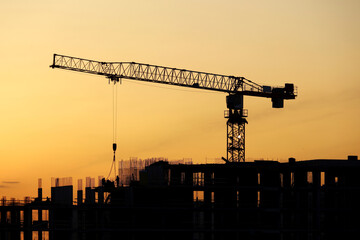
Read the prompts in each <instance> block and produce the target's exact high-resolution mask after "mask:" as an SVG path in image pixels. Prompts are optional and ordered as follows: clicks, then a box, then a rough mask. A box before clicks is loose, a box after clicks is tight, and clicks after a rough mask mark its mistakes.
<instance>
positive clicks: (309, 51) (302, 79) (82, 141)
mask: <svg viewBox="0 0 360 240" xmlns="http://www.w3.org/2000/svg"><path fill="white" fill-rule="evenodd" d="M0 22H1V25H0V26H1V30H2V34H1V38H0V53H1V54H0V66H1V68H0V79H1V88H0V112H1V118H0V133H1V138H0V161H1V168H0V197H1V196H7V197H17V198H22V197H23V196H25V195H31V196H35V195H36V186H37V178H43V183H44V184H43V185H44V187H48V186H49V184H50V179H51V177H67V176H72V177H73V178H74V180H75V179H77V178H85V177H86V176H92V177H97V176H99V175H107V173H108V171H109V169H110V165H111V160H112V149H111V144H112V86H111V85H108V84H107V80H106V79H105V78H103V77H100V76H92V75H89V74H83V73H76V72H70V71H65V70H59V69H50V68H49V67H48V66H49V65H50V64H51V61H52V54H53V53H59V54H65V55H70V56H76V57H82V58H88V59H94V60H99V61H136V62H143V63H149V64H157V65H164V66H170V67H178V68H184V69H189V70H198V71H204V72H212V73H219V74H226V75H235V76H244V77H246V78H248V79H251V80H253V81H255V82H257V83H259V84H263V85H275V86H277V85H283V84H284V83H286V82H292V83H294V84H295V85H297V86H298V89H299V96H298V98H297V99H296V100H291V101H286V102H285V108H284V109H272V108H271V101H270V100H269V99H261V98H251V97H247V98H245V108H247V109H248V110H249V117H248V121H249V124H248V125H247V129H246V156H247V158H248V160H253V159H261V158H262V159H274V160H280V161H285V160H286V159H287V158H288V157H295V158H296V159H299V160H307V159H314V158H340V159H343V158H346V157H347V155H351V154H353V155H359V153H360V147H359V146H360V127H359V117H360V110H359V109H360V94H359V89H360V81H359V78H360V68H359V66H360V64H359V63H360V44H359V42H360V2H359V1H357V0H346V1H338V0H320V1H310V0H305V1H304V0H302V1H286V0H275V1H267V0H259V1H243V0H240V1H239V0H236V1H235V0H228V1H213V0H210V1H209V0H207V1H203V0H196V1H187V0H185V1H168V0H166V1H165V0H162V1H160V0H158V1H145V0H142V1H115V0H113V1H110V0H106V1H92V0H88V1H70V0H64V1H45V0H39V1H26V0H22V1H21V0H14V1H2V2H1V3H0ZM225 97H226V95H225V94H221V93H212V92H206V91H205V92H204V91H197V90H193V89H190V90H188V89H186V88H185V89H184V88H180V89H179V88H177V87H169V86H165V87H161V86H160V87H159V86H158V85H155V84H151V83H147V84H138V83H135V82H131V81H124V82H123V84H122V85H120V86H118V133H117V135H118V139H117V142H118V151H117V159H119V160H120V159H124V160H125V159H129V157H132V156H134V157H139V158H148V157H158V156H163V157H167V158H169V159H181V158H192V159H193V161H194V162H195V163H202V162H205V159H206V158H219V157H221V156H226V120H225V119H224V118H223V111H224V110H225V108H226V105H225ZM74 183H75V181H74ZM46 191H47V190H45V193H47V192H46Z"/></svg>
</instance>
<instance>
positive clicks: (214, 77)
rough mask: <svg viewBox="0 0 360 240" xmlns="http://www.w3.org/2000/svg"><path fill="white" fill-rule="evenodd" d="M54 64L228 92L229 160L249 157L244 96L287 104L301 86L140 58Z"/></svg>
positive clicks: (63, 59) (57, 60) (115, 77)
mask: <svg viewBox="0 0 360 240" xmlns="http://www.w3.org/2000/svg"><path fill="white" fill-rule="evenodd" d="M50 67H51V68H60V69H66V70H71V71H77V72H84V73H90V74H96V75H102V76H105V77H106V78H108V79H109V82H113V83H114V84H116V83H118V82H119V81H120V80H121V79H128V80H136V81H145V82H152V83H159V84H169V85H174V86H181V87H190V88H196V89H204V90H211V91H218V92H224V93H227V94H228V95H227V96H226V103H227V110H225V114H224V116H225V118H226V119H227V158H226V159H225V158H223V159H224V160H225V161H226V162H241V161H245V124H247V120H246V117H247V116H248V111H247V109H244V104H243V102H244V96H253V97H265V98H270V99H271V101H272V107H273V108H283V107H284V100H289V99H295V98H296V96H297V89H296V87H294V84H292V83H285V86H283V87H272V86H264V85H259V84H257V83H255V82H253V81H251V80H249V79H246V78H244V77H236V76H227V75H221V74H213V73H206V72H199V71H191V70H186V69H179V68H172V67H164V66H156V65H150V64H143V63H136V62H100V61H93V60H88V59H83V58H77V57H70V56H64V55H58V54H54V55H53V63H52V65H50ZM115 149H116V148H114V151H115Z"/></svg>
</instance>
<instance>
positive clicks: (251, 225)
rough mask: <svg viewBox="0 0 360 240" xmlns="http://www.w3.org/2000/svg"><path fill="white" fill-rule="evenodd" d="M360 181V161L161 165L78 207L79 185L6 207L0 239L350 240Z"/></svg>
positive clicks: (95, 192) (359, 210)
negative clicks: (75, 196)
mask: <svg viewBox="0 0 360 240" xmlns="http://www.w3.org/2000/svg"><path fill="white" fill-rule="evenodd" d="M359 173H360V162H359V161H358V160H357V157H356V156H349V158H348V160H309V161H295V159H289V162H286V163H280V162H276V161H255V162H242V163H236V164H235V163H234V164H232V163H226V164H199V165H183V164H177V165H172V164H169V163H167V162H157V163H154V164H152V165H150V166H149V167H147V168H146V169H145V170H144V171H142V172H141V173H140V181H134V182H132V183H131V185H130V186H126V187H115V186H116V183H114V182H109V181H104V182H103V186H101V187H97V188H94V189H91V188H89V189H86V196H85V200H84V201H82V197H80V196H82V192H79V194H78V196H79V197H78V201H77V203H76V204H74V203H72V198H73V196H72V186H67V188H66V187H65V188H64V187H55V188H52V198H51V199H49V200H48V201H43V200H41V199H37V200H36V201H33V202H31V203H27V204H22V205H16V204H13V206H9V204H2V205H3V206H0V211H1V219H0V231H1V234H0V239H1V240H2V239H6V240H8V239H22V238H23V239H25V240H27V239H32V237H34V236H36V237H37V238H38V239H47V238H49V239H141V240H143V239H182V240H184V239H199V240H200V239H276V240H279V239H283V240H287V239H289V240H300V239H301V240H302V239H309V240H310V239H311V240H312V239H314V240H318V239H319V240H320V239H326V240H327V239H352V236H356V235H358V234H359V233H360V215H359V214H360V174H359ZM70 187H71V189H70ZM4 205H6V206H4ZM10 205H11V204H10ZM34 211H35V213H36V212H38V213H41V214H38V217H37V219H36V221H34V219H33V218H32V215H31V214H33V213H34ZM44 212H45V213H47V214H45V217H44V216H43V215H44V214H43V213H44ZM40 215H41V217H40ZM44 233H45V234H44Z"/></svg>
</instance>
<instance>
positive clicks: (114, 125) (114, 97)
mask: <svg viewBox="0 0 360 240" xmlns="http://www.w3.org/2000/svg"><path fill="white" fill-rule="evenodd" d="M112 101H113V144H112V149H113V152H114V155H113V161H112V163H111V168H110V172H109V175H108V176H107V179H109V177H110V175H111V172H112V169H113V168H114V177H115V178H114V179H116V161H115V153H116V149H117V144H116V137H117V136H116V133H117V85H116V81H114V85H113V97H112Z"/></svg>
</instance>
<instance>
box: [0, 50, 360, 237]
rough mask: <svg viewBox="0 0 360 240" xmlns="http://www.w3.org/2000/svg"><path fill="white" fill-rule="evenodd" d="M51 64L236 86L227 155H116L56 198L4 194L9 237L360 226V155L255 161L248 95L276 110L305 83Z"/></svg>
mask: <svg viewBox="0 0 360 240" xmlns="http://www.w3.org/2000/svg"><path fill="white" fill-rule="evenodd" d="M50 67H51V68H53V69H54V68H59V69H65V70H70V71H76V72H83V73H87V74H95V75H101V76H105V77H106V78H107V79H108V81H109V83H112V84H113V85H114V86H115V85H116V84H118V83H121V81H122V79H127V80H130V81H132V80H134V81H145V82H150V83H157V84H167V85H173V86H179V87H188V88H196V89H199V90H207V91H217V92H223V93H226V94H227V96H226V106H227V109H226V110H225V112H224V117H225V119H226V131H227V132H226V133H227V134H226V156H224V157H221V158H219V159H221V160H220V161H221V163H205V164H193V161H192V159H190V158H188V159H181V160H178V161H168V159H166V158H151V159H145V160H142V159H137V158H130V159H129V160H128V161H123V160H121V161H118V160H116V151H117V143H116V140H117V137H116V124H117V116H116V113H117V110H116V105H117V103H116V99H117V97H116V92H115V91H113V94H114V95H113V100H114V101H113V107H114V110H113V144H112V151H113V159H112V165H111V170H110V173H109V175H108V177H106V178H105V177H103V176H100V177H98V179H97V181H96V179H95V178H91V177H88V178H86V181H85V184H84V186H85V187H83V180H82V179H79V180H78V181H77V190H75V188H74V185H73V180H72V178H71V177H67V178H53V179H52V181H51V182H52V183H51V196H43V188H42V180H41V179H39V183H38V195H37V197H36V198H30V197H27V198H25V199H24V200H23V201H18V200H15V199H11V200H6V199H5V198H2V201H1V204H0V212H1V214H0V240H3V239H4V240H33V239H36V240H57V239H73V240H75V239H78V240H85V239H89V240H92V239H94V240H107V239H109V240H110V239H129V240H130V239H131V240H135V239H139V240H143V239H182V240H184V239H193V240H203V239H210V240H220V239H221V240H228V239H252V240H255V239H257V240H260V239H268V240H272V239H273V240H279V239H281V240H303V239H307V240H331V239H350V238H351V237H352V236H354V235H355V236H356V235H358V234H359V233H360V228H359V226H360V218H359V214H360V205H359V202H360V175H359V174H358V172H359V171H360V162H359V160H358V156H356V155H351V156H348V157H347V159H314V160H311V159H309V160H301V161H297V160H296V159H295V158H289V159H288V161H281V162H280V161H271V160H266V161H265V160H257V161H256V160H255V161H251V162H247V161H245V126H246V124H248V121H247V119H246V118H247V116H248V111H247V109H245V108H244V96H251V97H260V98H267V99H271V102H272V107H273V108H283V107H284V100H293V99H295V98H296V97H297V87H296V86H294V84H292V83H285V84H284V86H282V87H278V86H275V87H274V86H267V85H259V84H257V83H255V82H253V81H251V80H249V79H247V78H244V77H235V76H226V75H220V74H212V73H205V72H197V71H190V70H185V69H177V68H169V67H163V66H156V65H149V64H142V63H135V62H101V61H93V60H87V59H82V58H75V57H69V56H64V55H58V54H54V55H53V63H52V65H50Z"/></svg>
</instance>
